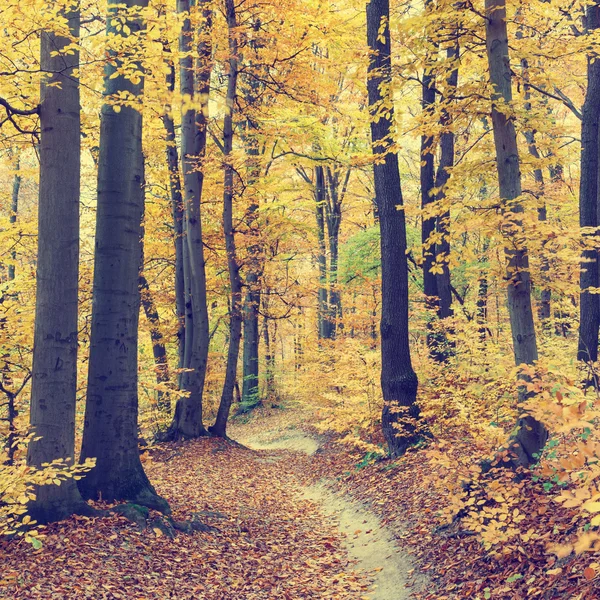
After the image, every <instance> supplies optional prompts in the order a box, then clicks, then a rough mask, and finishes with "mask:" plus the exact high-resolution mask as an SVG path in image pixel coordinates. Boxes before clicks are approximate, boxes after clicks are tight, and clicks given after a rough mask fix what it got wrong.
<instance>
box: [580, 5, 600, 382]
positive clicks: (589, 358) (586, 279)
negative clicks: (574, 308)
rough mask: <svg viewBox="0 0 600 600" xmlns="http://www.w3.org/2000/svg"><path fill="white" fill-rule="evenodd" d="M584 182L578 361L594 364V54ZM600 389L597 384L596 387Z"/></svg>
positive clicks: (597, 87)
mask: <svg viewBox="0 0 600 600" xmlns="http://www.w3.org/2000/svg"><path fill="white" fill-rule="evenodd" d="M586 18H587V30H588V32H589V33H593V32H595V31H597V30H598V29H600V4H599V3H598V2H594V3H593V4H591V5H589V6H588V8H587V14H586ZM581 117H582V118H581V178H580V184H579V223H580V226H581V227H582V228H585V229H584V230H583V231H584V237H585V238H587V239H589V240H590V242H591V243H590V245H589V246H590V247H588V248H586V249H585V250H584V252H583V254H582V257H581V259H582V260H581V275H580V286H581V293H580V298H579V302H580V305H579V306H580V308H579V345H578V350H577V358H578V360H581V361H585V362H587V363H594V362H596V361H597V360H598V328H599V327H600V304H599V303H598V295H597V294H596V293H593V292H591V291H589V290H590V289H592V290H593V289H594V288H596V289H597V288H598V287H600V276H599V271H598V250H597V248H595V247H594V242H595V240H596V239H597V227H598V224H599V222H598V210H599V204H598V174H599V169H598V165H599V160H598V142H599V139H600V137H599V135H598V127H599V119H600V61H598V59H597V57H596V56H595V55H593V54H590V55H588V57H587V91H586V95H585V102H584V104H583V110H582V111H581ZM596 385H597V384H596Z"/></svg>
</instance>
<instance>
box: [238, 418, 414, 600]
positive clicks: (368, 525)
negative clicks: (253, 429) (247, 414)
mask: <svg viewBox="0 0 600 600" xmlns="http://www.w3.org/2000/svg"><path fill="white" fill-rule="evenodd" d="M237 433H238V435H239V437H238V441H239V442H240V443H242V444H244V445H245V446H247V447H249V448H251V449H253V450H256V451H269V454H268V455H267V456H264V455H263V458H262V460H264V461H266V462H274V463H278V462H279V461H283V460H286V457H287V458H289V454H290V453H292V455H294V454H295V455H297V454H298V453H300V454H302V453H303V454H305V455H307V456H309V457H314V456H315V455H317V457H318V454H317V453H318V451H319V449H320V448H321V444H320V442H319V440H318V439H316V437H314V436H312V435H309V434H308V433H306V432H304V431H303V430H301V429H297V428H296V426H295V425H291V426H288V427H287V428H286V429H284V430H281V429H272V430H266V431H261V432H258V433H250V434H248V433H247V432H245V431H244V428H243V427H240V428H239V429H238V431H237ZM277 451H284V452H277ZM296 458H298V457H297V456H296ZM317 460H318V458H317ZM331 483H332V482H331V480H329V479H328V478H321V479H318V480H317V481H315V482H314V483H311V484H305V485H303V486H302V487H301V488H300V489H299V490H298V495H299V496H301V497H303V498H305V499H307V500H309V501H310V502H311V503H314V504H315V505H316V506H317V508H318V510H320V511H321V512H322V513H323V515H324V516H325V517H327V518H328V519H329V520H331V521H332V522H333V523H334V525H335V527H336V529H337V531H338V532H339V534H340V535H341V536H342V540H343V545H344V548H345V550H346V551H347V552H348V554H349V556H350V558H351V559H352V561H353V562H354V563H355V566H356V568H357V569H359V570H360V571H363V572H365V573H370V574H371V575H372V576H373V588H372V590H371V591H370V593H368V594H366V596H365V598H369V599H371V600H405V599H406V598H409V597H410V594H411V591H412V589H411V587H412V585H411V587H408V586H407V580H408V576H409V572H410V571H411V570H412V569H411V567H412V564H411V559H410V557H409V556H408V554H406V553H405V552H403V551H402V550H401V548H399V547H398V545H397V544H396V542H395V540H394V537H393V535H392V533H391V531H390V530H389V529H388V528H386V527H384V526H383V525H382V524H381V521H380V519H379V518H378V517H377V515H375V514H374V513H373V512H371V511H370V510H369V508H368V507H367V506H366V505H365V504H363V503H361V502H357V501H354V500H352V498H350V496H349V495H348V494H344V493H342V492H336V491H334V490H333V489H332V486H331Z"/></svg>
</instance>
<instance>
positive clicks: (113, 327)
mask: <svg viewBox="0 0 600 600" xmlns="http://www.w3.org/2000/svg"><path fill="white" fill-rule="evenodd" d="M146 6H147V0H127V2H124V3H123V2H118V1H117V0H109V3H108V13H107V31H108V33H109V39H110V38H111V36H123V35H124V31H125V28H124V27H122V23H123V22H124V23H126V25H127V28H128V29H129V31H130V32H131V33H130V34H129V36H128V40H127V41H128V45H127V49H126V51H125V52H123V51H121V52H120V53H119V54H118V55H117V54H116V53H115V51H114V50H113V49H110V50H109V54H110V55H111V58H112V61H111V62H109V63H108V64H107V66H106V69H105V76H104V96H105V103H104V104H103V106H102V114H101V123H100V151H99V160H98V208H97V213H96V248H95V260H94V285H93V307H92V329H91V337H90V358H89V370H88V388H87V399H86V407H85V423H84V429H83V441H82V446H81V460H82V461H83V460H85V459H87V458H95V459H96V467H95V468H94V469H92V471H90V473H89V474H88V475H87V476H86V477H85V478H84V479H82V480H81V481H79V489H80V490H81V493H82V494H83V496H84V497H85V498H91V499H100V498H102V499H103V500H107V501H115V500H130V501H133V502H135V503H137V504H141V505H143V506H148V507H150V508H156V509H158V510H161V511H163V512H168V511H169V506H168V504H167V503H166V501H165V500H163V499H162V498H161V497H160V496H158V495H157V494H156V492H155V490H154V488H153V487H152V485H151V484H150V481H149V480H148V477H147V476H146V474H145V472H144V469H143V467H142V463H141V462H140V455H139V450H138V443H137V440H138V435H137V428H138V423H137V417H138V389H137V388H138V321H139V312H140V290H139V286H138V275H139V268H140V253H141V248H140V240H141V222H142V216H143V212H144V205H143V203H144V192H143V187H142V186H143V185H144V182H143V173H144V165H143V162H144V158H143V153H142V113H141V102H142V97H143V91H144V78H143V72H142V66H141V64H140V60H141V58H140V56H139V53H140V49H141V39H142V35H143V32H144V21H143V14H142V9H143V8H144V7H146ZM125 66H127V67H129V68H131V67H132V66H135V70H134V72H133V74H129V75H126V73H127V69H125V68H124V67H125ZM123 97H127V98H130V100H129V101H128V102H126V103H125V104H123V105H120V104H115V103H116V102H119V101H121V99H122V98H123Z"/></svg>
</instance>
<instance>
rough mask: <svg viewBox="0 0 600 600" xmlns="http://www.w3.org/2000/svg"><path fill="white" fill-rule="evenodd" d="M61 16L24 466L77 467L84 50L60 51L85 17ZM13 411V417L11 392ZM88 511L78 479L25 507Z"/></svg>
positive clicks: (43, 145) (45, 127)
mask: <svg viewBox="0 0 600 600" xmlns="http://www.w3.org/2000/svg"><path fill="white" fill-rule="evenodd" d="M63 16H64V17H65V18H66V19H67V20H68V23H69V31H70V34H71V36H72V38H73V39H69V38H66V37H60V36H57V35H55V34H53V33H51V32H49V31H43V32H42V34H41V47H40V68H41V69H42V70H43V71H44V72H46V73H48V74H49V75H48V77H47V78H46V79H44V81H43V83H42V86H41V101H40V131H41V138H40V145H39V156H40V184H39V209H38V216H39V219H38V250H39V252H38V259H37V275H36V279H37V294H36V307H35V332H34V342H33V377H32V386H31V413H30V423H31V427H32V428H33V430H34V432H35V435H36V436H40V439H37V440H35V441H32V442H31V443H30V444H29V450H28V454H27V464H28V465H30V466H33V467H40V466H41V465H42V464H43V463H48V462H52V461H53V460H56V459H63V460H64V461H66V463H67V464H71V465H72V464H73V462H74V455H75V401H76V393H77V330H78V327H77V314H78V276H79V184H80V165H81V159H80V140H81V124H80V123H81V121H80V118H81V117H80V104H79V80H78V78H77V76H76V74H75V73H74V70H76V69H78V67H79V52H78V51H76V50H74V51H71V52H69V53H68V54H61V53H60V51H61V50H62V49H63V48H65V47H67V46H70V45H71V43H72V41H75V42H77V40H78V38H79V23H80V15H79V11H78V10H73V11H72V12H68V13H63ZM57 50H58V52H59V53H58V55H56V52H57ZM52 73H53V75H51V74H52ZM19 183H20V182H19ZM16 187H17V189H16V191H17V199H18V186H16ZM13 201H14V198H13ZM14 208H15V207H14V206H13V209H14ZM14 214H15V216H16V210H15V211H14ZM9 412H12V413H13V414H12V415H9V416H13V417H14V414H15V407H14V396H13V398H12V406H9ZM88 510H89V507H88V506H87V505H86V504H85V503H84V501H83V500H82V498H81V496H80V494H79V490H78V489H77V485H76V483H75V480H73V479H67V480H66V481H64V482H63V483H62V484H61V485H59V486H57V485H44V486H40V487H39V488H38V489H37V490H36V500H35V501H34V502H33V503H31V504H30V506H29V507H28V511H29V514H30V515H31V516H32V518H34V519H35V520H37V521H38V522H40V523H47V522H51V521H57V520H60V519H63V518H65V517H67V516H69V515H71V514H73V513H79V512H87V511H88Z"/></svg>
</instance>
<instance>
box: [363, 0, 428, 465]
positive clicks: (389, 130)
mask: <svg viewBox="0 0 600 600" xmlns="http://www.w3.org/2000/svg"><path fill="white" fill-rule="evenodd" d="M389 17H390V6H389V0H371V1H370V2H369V3H368V4H367V41H368V45H369V49H370V51H371V57H370V61H369V67H368V80H367V87H368V97H369V111H370V113H371V139H372V143H373V155H374V159H375V163H374V166H373V175H374V183H375V200H376V203H377V209H378V215H379V224H380V228H381V275H382V309H381V388H382V391H383V400H384V408H383V412H382V417H381V423H382V428H383V434H384V436H385V439H386V441H387V443H388V447H389V451H390V454H391V455H392V456H394V457H396V456H400V455H402V454H403V453H404V452H405V451H406V450H407V448H408V447H409V446H410V445H411V444H413V443H415V442H416V441H418V440H419V438H420V433H419V423H418V419H419V407H418V405H417V403H416V398H417V388H418V380H417V375H416V373H415V372H414V370H413V368H412V363H411V356H410V344H409V335H408V333H409V332H408V265H407V258H406V246H407V244H406V223H405V217H404V210H402V204H403V203H402V190H401V185H400V171H399V166H398V155H397V154H396V153H395V152H394V151H393V150H391V149H390V143H391V140H392V139H393V134H394V111H393V103H392V90H391V83H392V77H391V41H390V28H389ZM381 30H383V31H381ZM382 105H383V106H384V107H385V111H382V110H381V108H382Z"/></svg>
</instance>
